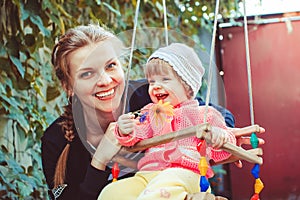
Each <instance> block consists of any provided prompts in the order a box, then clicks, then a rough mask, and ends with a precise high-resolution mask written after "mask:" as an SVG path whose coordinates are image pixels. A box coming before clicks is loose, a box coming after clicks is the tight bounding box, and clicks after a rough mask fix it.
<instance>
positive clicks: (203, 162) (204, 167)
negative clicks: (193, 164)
mask: <svg viewBox="0 0 300 200" xmlns="http://www.w3.org/2000/svg"><path fill="white" fill-rule="evenodd" d="M198 168H199V171H200V175H201V176H205V175H206V172H207V170H208V164H207V161H206V158H205V157H204V156H202V157H201V158H200V161H199V164H198Z"/></svg>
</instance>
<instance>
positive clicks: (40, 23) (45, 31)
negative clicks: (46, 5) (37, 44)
mask: <svg viewBox="0 0 300 200" xmlns="http://www.w3.org/2000/svg"><path fill="white" fill-rule="evenodd" d="M30 20H31V22H32V23H34V24H35V25H37V26H38V27H39V29H40V31H42V33H43V34H44V35H45V36H47V37H49V36H50V30H48V29H47V28H46V27H45V26H44V25H43V21H42V19H41V18H40V16H37V15H30Z"/></svg>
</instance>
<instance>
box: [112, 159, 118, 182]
mask: <svg viewBox="0 0 300 200" xmlns="http://www.w3.org/2000/svg"><path fill="white" fill-rule="evenodd" d="M111 173H112V176H113V180H112V182H115V181H117V179H118V176H119V173H120V168H119V165H118V163H116V162H115V163H114V165H113V167H112V169H111Z"/></svg>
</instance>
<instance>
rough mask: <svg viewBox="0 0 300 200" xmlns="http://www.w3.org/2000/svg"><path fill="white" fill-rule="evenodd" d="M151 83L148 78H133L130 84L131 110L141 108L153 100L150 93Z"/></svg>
mask: <svg viewBox="0 0 300 200" xmlns="http://www.w3.org/2000/svg"><path fill="white" fill-rule="evenodd" d="M148 88H149V84H148V82H147V80H146V79H139V80H131V81H129V85H128V96H127V97H128V99H129V111H136V110H139V109H141V108H142V107H143V106H145V105H146V104H147V103H150V102H151V99H150V96H149V94H148Z"/></svg>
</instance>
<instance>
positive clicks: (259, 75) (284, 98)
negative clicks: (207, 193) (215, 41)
mask: <svg viewBox="0 0 300 200" xmlns="http://www.w3.org/2000/svg"><path fill="white" fill-rule="evenodd" d="M287 27H292V31H291V32H290V31H289V30H290V29H288V28H287ZM248 29H249V43H250V44H249V45H250V58H251V68H252V73H251V74H252V87H253V88H252V90H253V103H254V118H255V123H256V124H259V125H260V126H262V127H264V128H265V129H266V133H265V134H264V135H262V136H261V137H262V138H264V139H265V140H266V144H265V145H263V146H262V147H263V151H264V155H263V159H264V164H263V165H262V166H261V173H260V176H261V179H262V181H263V182H264V184H265V188H264V189H263V191H262V192H261V199H262V200H279V199H280V200H281V199H282V200H287V199H300V161H299V160H298V159H299V158H300V155H299V154H300V21H296V20H295V21H291V26H287V24H286V23H285V22H279V23H269V24H264V25H248ZM219 32H220V35H223V37H224V39H223V40H222V41H219V42H220V43H219V46H220V49H219V51H220V52H222V53H221V54H220V55H221V56H220V59H221V60H219V62H220V66H221V68H223V70H224V73H225V74H224V85H225V93H226V98H227V99H226V105H227V108H228V109H229V110H231V111H232V113H233V114H234V115H235V117H236V126H237V127H243V126H246V125H250V123H251V122H250V114H249V100H248V99H249V98H248V88H247V87H248V86H247V74H246V70H247V69H246V58H245V42H244V28H243V27H230V28H222V29H220V30H219ZM252 167H253V164H249V163H246V162H244V167H243V168H242V169H238V168H236V167H235V166H234V165H233V164H231V165H230V172H229V173H230V180H231V185H230V187H231V192H232V199H233V200H243V199H248V200H249V199H250V197H251V196H252V194H253V184H254V178H253V177H252V175H251V169H252Z"/></svg>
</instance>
